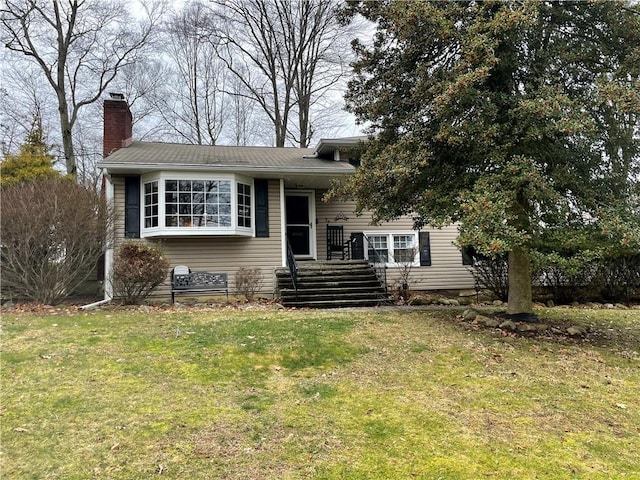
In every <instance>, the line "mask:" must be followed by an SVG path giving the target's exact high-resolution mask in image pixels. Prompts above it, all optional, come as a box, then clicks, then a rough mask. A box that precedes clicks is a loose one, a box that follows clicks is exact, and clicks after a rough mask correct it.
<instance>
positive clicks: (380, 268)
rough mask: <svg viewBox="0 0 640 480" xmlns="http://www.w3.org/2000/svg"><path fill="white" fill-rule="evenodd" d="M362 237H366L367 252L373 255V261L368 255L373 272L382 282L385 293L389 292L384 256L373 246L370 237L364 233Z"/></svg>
mask: <svg viewBox="0 0 640 480" xmlns="http://www.w3.org/2000/svg"><path fill="white" fill-rule="evenodd" d="M362 236H363V237H364V240H365V242H366V246H367V251H368V252H372V253H373V259H372V258H371V256H370V255H368V257H369V265H371V268H373V271H374V272H376V276H377V277H378V280H380V283H381V284H382V287H383V288H384V291H385V292H387V291H388V290H387V262H386V261H385V260H384V259H383V258H382V255H381V254H380V252H379V251H378V249H377V248H376V247H373V246H371V243H370V242H369V237H367V236H366V235H365V234H364V233H363V234H362Z"/></svg>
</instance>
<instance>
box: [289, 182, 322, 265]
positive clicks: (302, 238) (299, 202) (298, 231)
mask: <svg viewBox="0 0 640 480" xmlns="http://www.w3.org/2000/svg"><path fill="white" fill-rule="evenodd" d="M312 199H313V193H309V192H295V193H287V195H286V223H287V238H288V239H289V243H290V244H291V249H292V250H293V254H294V255H295V257H296V258H313V257H314V254H315V251H314V245H315V244H314V234H313V222H314V220H313V211H312V207H313V202H312Z"/></svg>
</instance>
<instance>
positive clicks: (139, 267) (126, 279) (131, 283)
mask: <svg viewBox="0 0 640 480" xmlns="http://www.w3.org/2000/svg"><path fill="white" fill-rule="evenodd" d="M168 270H169V262H168V261H167V260H166V259H165V258H164V257H163V256H162V251H161V249H160V248H159V247H157V246H154V245H149V244H145V243H138V242H126V243H123V244H122V245H121V246H120V247H119V248H118V250H117V251H116V254H115V257H114V262H113V292H114V295H115V297H116V298H119V299H120V300H121V301H122V302H124V303H125V304H127V305H131V304H136V303H140V302H141V301H142V300H144V299H145V298H147V297H148V296H149V295H150V294H151V292H152V291H153V290H154V289H155V288H156V287H157V286H158V285H160V284H161V283H162V282H164V281H165V279H166V278H167V271H168Z"/></svg>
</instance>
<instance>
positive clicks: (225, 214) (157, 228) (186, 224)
mask: <svg viewBox="0 0 640 480" xmlns="http://www.w3.org/2000/svg"><path fill="white" fill-rule="evenodd" d="M147 177H153V178H145V177H143V179H142V183H143V196H142V201H143V211H144V217H143V222H142V236H143V237H149V236H171V235H252V234H253V229H252V225H253V221H252V212H253V207H252V202H253V195H252V190H253V185H252V181H250V180H249V179H245V178H244V177H241V176H239V175H220V176H217V177H209V176H206V177H203V176H201V175H193V174H183V175H178V174H174V173H160V174H156V175H153V176H147Z"/></svg>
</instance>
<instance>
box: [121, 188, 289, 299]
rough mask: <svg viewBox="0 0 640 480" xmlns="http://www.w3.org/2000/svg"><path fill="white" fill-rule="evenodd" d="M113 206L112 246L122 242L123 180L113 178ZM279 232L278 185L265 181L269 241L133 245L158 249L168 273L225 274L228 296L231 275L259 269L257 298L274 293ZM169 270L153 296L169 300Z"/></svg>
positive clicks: (233, 239)
mask: <svg viewBox="0 0 640 480" xmlns="http://www.w3.org/2000/svg"><path fill="white" fill-rule="evenodd" d="M113 184H114V191H115V205H116V208H117V211H118V212H119V215H118V219H117V222H116V246H117V245H119V244H121V243H122V242H123V241H126V240H127V239H125V238H124V178H123V177H114V178H113ZM281 234H282V231H281V228H280V181H279V180H269V237H264V238H253V237H243V236H210V237H197V236H191V237H187V236H185V237H168V238H162V239H137V240H136V241H141V242H148V243H152V244H156V245H160V246H161V247H162V249H163V251H164V252H165V254H166V257H167V258H168V259H169V264H170V269H172V268H173V267H175V266H176V265H186V266H188V267H189V268H191V270H193V271H206V272H215V273H217V272H226V273H227V275H228V279H229V292H230V293H231V294H234V293H236V288H235V275H236V272H237V271H238V270H239V269H240V268H241V267H248V268H254V267H259V268H260V269H261V271H262V275H263V285H262V290H261V292H260V294H261V295H271V294H272V293H273V291H274V284H275V277H274V270H275V268H277V267H279V266H281V264H282V250H281ZM170 285H171V281H170V270H169V271H167V281H166V282H165V284H164V285H161V286H160V287H158V289H157V290H156V292H154V296H163V297H166V298H167V300H168V299H169V297H170Z"/></svg>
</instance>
